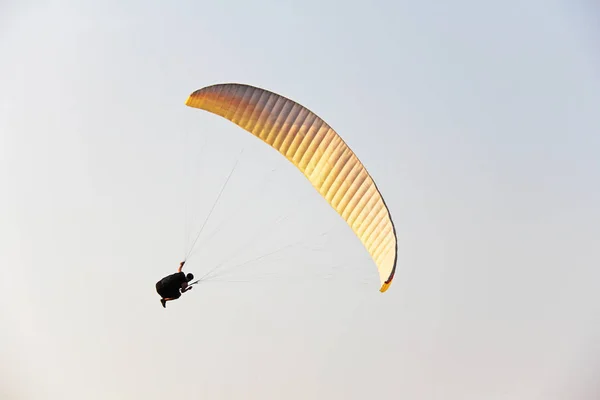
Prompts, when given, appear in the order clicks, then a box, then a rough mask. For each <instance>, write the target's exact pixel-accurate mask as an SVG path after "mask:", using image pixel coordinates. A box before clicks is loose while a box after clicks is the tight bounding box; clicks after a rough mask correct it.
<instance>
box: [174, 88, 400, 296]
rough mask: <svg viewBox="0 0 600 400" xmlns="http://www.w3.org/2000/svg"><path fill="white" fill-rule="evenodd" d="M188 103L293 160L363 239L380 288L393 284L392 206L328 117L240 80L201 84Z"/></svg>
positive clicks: (395, 255) (393, 240)
mask: <svg viewBox="0 0 600 400" xmlns="http://www.w3.org/2000/svg"><path fill="white" fill-rule="evenodd" d="M185 104H186V105H187V106H189V107H194V108H198V109H202V110H205V111H208V112H211V113H213V114H216V115H220V116H221V117H223V118H226V119H228V120H229V121H231V122H233V123H234V124H236V125H238V126H240V127H241V128H243V129H245V130H246V131H248V132H250V133H251V134H253V135H254V136H256V137H257V138H259V139H260V140H262V141H263V142H264V143H267V144H268V145H270V146H271V147H273V148H274V149H275V150H277V151H278V152H279V153H281V154H282V155H283V156H284V157H286V158H287V159H288V160H289V161H290V162H291V163H293V164H294V165H295V166H296V167H297V168H298V169H299V170H300V171H301V172H302V174H304V176H305V177H306V178H307V179H308V180H309V181H310V183H311V184H312V185H313V187H314V188H315V189H316V190H317V191H318V192H319V193H320V194H321V196H322V197H323V198H324V199H325V200H326V201H327V202H328V203H329V204H330V205H331V206H332V207H333V208H334V209H335V211H336V212H337V213H338V214H339V215H340V216H341V217H342V218H343V219H344V220H345V221H346V223H347V224H348V225H349V226H350V228H352V231H353V232H354V233H355V234H356V236H357V237H358V238H359V239H360V241H361V242H362V243H363V245H364V246H365V248H366V249H367V251H368V252H369V254H370V255H371V257H372V259H373V261H374V262H375V265H376V266H377V269H378V271H379V277H380V281H381V287H380V291H381V292H385V291H386V290H387V289H388V288H389V286H390V284H391V282H392V279H393V278H394V273H395V271H396V262H397V252H398V245H397V238H396V230H395V227H394V223H393V221H392V219H391V216H390V212H389V210H388V208H387V205H386V203H385V200H384V199H383V197H382V195H381V193H380V191H379V190H378V188H377V185H376V184H375V182H374V180H373V178H372V177H371V176H370V174H369V173H368V172H367V169H366V168H365V166H364V165H363V164H362V163H361V162H360V160H359V159H358V157H357V156H356V155H355V154H354V152H353V151H352V150H351V149H350V148H349V147H348V145H347V144H346V143H345V142H344V140H343V139H342V138H341V137H340V136H339V135H338V134H337V133H336V132H335V131H334V130H333V129H332V128H331V127H330V126H329V125H328V124H327V123H326V122H325V121H323V120H322V119H321V118H319V117H318V116H317V115H316V114H314V113H313V112H312V111H310V110H309V109H307V108H306V107H304V106H302V105H300V104H298V103H296V102H294V101H292V100H290V99H288V98H286V97H283V96H281V95H278V94H276V93H273V92H270V91H268V90H265V89H261V88H257V87H254V86H250V85H244V84H236V83H226V84H217V85H212V86H207V87H205V88H202V89H199V90H197V91H195V92H193V93H192V94H191V95H190V96H189V97H188V99H187V100H186V102H185Z"/></svg>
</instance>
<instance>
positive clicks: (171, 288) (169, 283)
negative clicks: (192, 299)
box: [156, 261, 194, 308]
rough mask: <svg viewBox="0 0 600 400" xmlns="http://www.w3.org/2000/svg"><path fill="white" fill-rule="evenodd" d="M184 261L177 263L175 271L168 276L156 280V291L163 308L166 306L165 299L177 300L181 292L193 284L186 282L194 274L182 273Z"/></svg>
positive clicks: (192, 277)
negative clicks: (177, 266)
mask: <svg viewBox="0 0 600 400" xmlns="http://www.w3.org/2000/svg"><path fill="white" fill-rule="evenodd" d="M184 264H185V261H182V262H181V263H179V268H178V269H177V272H176V273H174V274H171V275H169V276H165V277H164V278H162V279H161V280H160V281H158V282H156V292H157V293H158V294H159V295H160V297H161V299H160V303H161V304H162V306H163V308H167V306H166V303H167V301H171V300H177V299H178V298H180V297H181V294H182V293H185V292H187V291H188V290H192V288H193V287H192V285H193V284H188V282H190V281H191V280H192V279H194V274H192V273H189V272H188V274H187V275H186V274H184V273H183V271H182V269H183V265H184Z"/></svg>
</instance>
